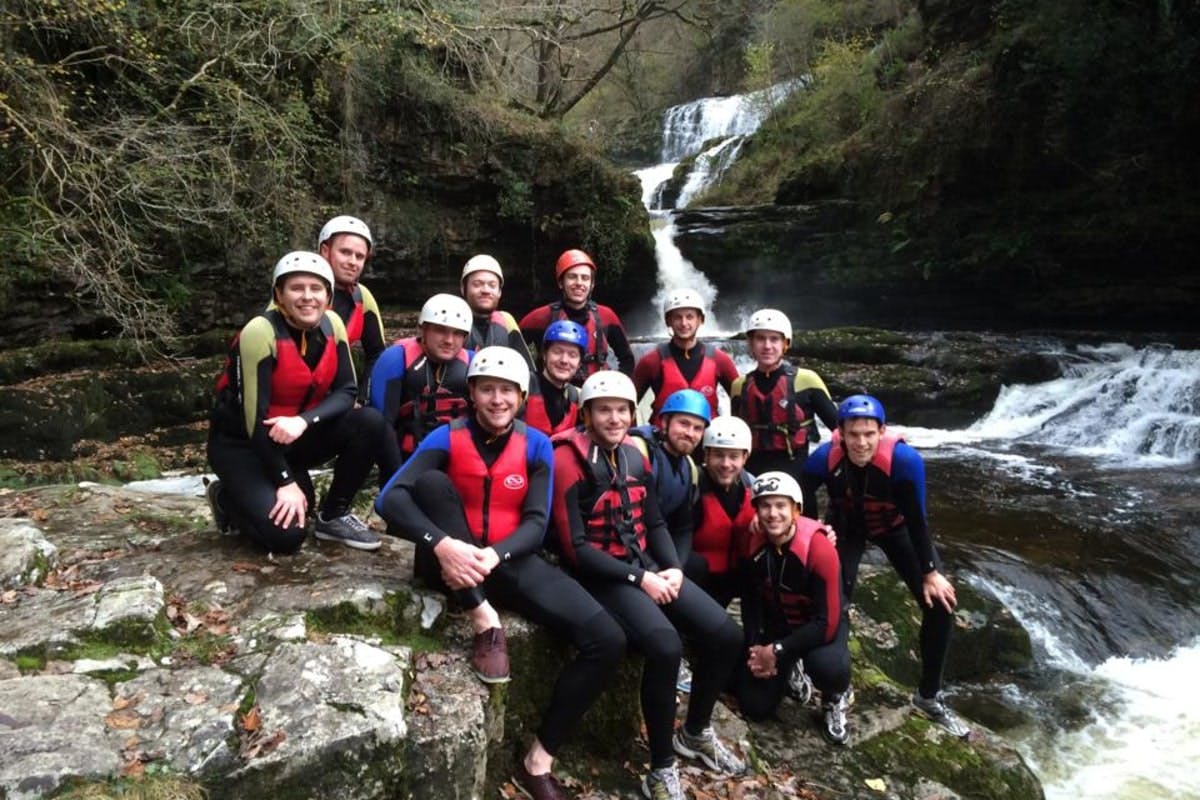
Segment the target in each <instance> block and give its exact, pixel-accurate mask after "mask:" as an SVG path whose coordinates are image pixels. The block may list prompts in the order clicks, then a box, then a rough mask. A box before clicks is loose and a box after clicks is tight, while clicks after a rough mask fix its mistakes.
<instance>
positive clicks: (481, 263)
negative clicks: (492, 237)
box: [459, 254, 504, 286]
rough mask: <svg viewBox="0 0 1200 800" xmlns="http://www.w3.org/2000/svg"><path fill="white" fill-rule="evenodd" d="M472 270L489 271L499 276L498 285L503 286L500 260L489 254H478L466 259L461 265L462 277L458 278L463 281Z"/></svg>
mask: <svg viewBox="0 0 1200 800" xmlns="http://www.w3.org/2000/svg"><path fill="white" fill-rule="evenodd" d="M472 272H490V273H492V274H493V275H495V276H496V277H497V278H499V279H500V285H501V286H504V270H502V269H500V262H499V261H497V260H496V259H494V258H492V257H491V256H489V255H486V254H480V255H477V256H471V257H470V258H469V259H467V263H466V264H464V265H463V271H462V278H460V279H459V280H460V281H465V280H466V279H467V276H468V275H470V274H471V273H472Z"/></svg>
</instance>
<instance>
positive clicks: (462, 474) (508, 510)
mask: <svg viewBox="0 0 1200 800" xmlns="http://www.w3.org/2000/svg"><path fill="white" fill-rule="evenodd" d="M525 431H526V427H525V423H523V422H521V421H520V420H517V421H515V422H513V430H512V433H511V434H509V437H508V442H507V443H506V444H505V445H504V449H503V450H502V451H500V457H499V458H497V459H496V460H495V461H494V462H493V463H492V465H491V466H490V467H489V466H488V465H487V463H486V462H485V461H484V460H483V457H482V456H481V455H479V448H478V447H476V446H475V441H474V439H472V438H471V429H470V427H469V426H468V424H467V419H466V418H465V417H460V418H458V419H456V420H454V421H453V422H451V423H450V449H449V458H448V461H447V465H446V475H447V476H448V477H449V478H450V482H451V483H453V484H454V487H455V488H456V489H458V494H459V497H461V498H462V503H463V510H464V511H466V515H467V527H468V529H470V531H471V536H472V537H473V538H474V539H475V544H477V545H478V546H480V547H487V546H489V545H493V544H496V543H497V542H502V541H504V540H505V539H507V538H508V537H509V536H511V535H512V534H513V533H514V532H515V531H516V529H517V526H518V525H520V524H521V513H522V510H523V509H524V506H525V496H526V494H527V493H528V491H529V464H528V459H527V458H526V452H527V450H528V446H529V442H528V438H527V437H526V435H525Z"/></svg>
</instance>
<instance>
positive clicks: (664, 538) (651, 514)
mask: <svg viewBox="0 0 1200 800" xmlns="http://www.w3.org/2000/svg"><path fill="white" fill-rule="evenodd" d="M684 506H685V507H686V506H687V503H684ZM642 521H643V523H644V524H645V525H646V550H648V551H649V553H650V557H651V558H653V559H654V563H655V564H657V565H658V568H659V569H682V568H683V567H682V566H681V565H680V563H679V554H678V553H676V552H675V542H673V541H672V540H671V531H670V529H669V528H668V527H667V521H666V520H665V519H663V515H662V509H661V508H659V505H658V493H657V491H656V490H655V488H654V484H653V483H651V484H648V485H647V486H646V498H645V500H643V501H642Z"/></svg>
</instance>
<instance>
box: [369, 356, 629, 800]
mask: <svg viewBox="0 0 1200 800" xmlns="http://www.w3.org/2000/svg"><path fill="white" fill-rule="evenodd" d="M467 379H468V382H469V393H470V403H471V414H470V415H469V416H468V417H464V418H461V419H457V420H455V421H454V422H452V423H450V424H449V425H444V426H442V427H440V428H438V429H436V430H434V431H433V432H432V433H430V434H429V435H428V436H426V437H425V439H424V440H423V441H422V442H421V445H420V447H418V448H417V451H416V452H415V453H413V455H412V457H411V458H409V460H408V461H407V462H406V463H405V465H404V467H403V469H401V470H400V471H399V472H397V473H396V475H395V476H394V477H393V478H392V479H391V481H390V482H389V483H388V485H387V486H386V487H384V489H383V491H382V492H381V493H380V495H379V498H378V500H377V501H376V504H375V507H376V509H377V510H378V511H379V513H380V514H381V515H382V516H383V518H384V519H385V520H387V522H388V524H389V525H390V526H394V527H395V528H397V529H398V530H399V531H400V532H401V533H402V534H403V536H404V537H405V538H407V539H409V540H410V541H412V542H413V543H414V544H416V546H417V550H418V552H419V553H423V554H425V556H426V557H425V558H423V559H417V560H416V562H415V564H416V568H417V569H420V570H421V571H422V574H421V577H422V578H423V579H424V580H426V581H427V582H429V583H431V584H433V585H435V586H439V587H440V588H442V589H443V590H445V591H447V592H452V593H453V595H454V597H455V598H456V599H457V601H458V603H459V605H461V606H462V607H463V608H465V609H466V610H467V615H468V617H469V618H470V620H471V626H472V629H473V631H474V634H475V636H474V640H473V644H472V655H471V666H472V668H473V669H474V671H475V674H476V676H477V677H478V678H479V679H480V680H481V681H483V682H485V683H504V682H507V681H508V680H509V660H508V646H507V642H506V640H505V636H504V629H503V627H502V626H501V622H500V616H499V614H498V613H497V612H496V608H495V607H494V606H493V605H492V601H493V600H494V601H496V602H498V603H500V604H501V605H503V606H505V607H508V608H511V609H513V610H515V611H518V612H520V613H521V614H522V615H523V616H526V617H528V618H529V619H531V620H533V621H534V622H537V623H538V624H541V625H545V626H546V627H547V628H549V629H550V630H551V631H553V632H554V633H555V634H556V635H558V636H561V637H563V638H564V639H566V640H568V641H570V642H571V643H572V644H573V645H574V646H575V651H576V654H575V658H574V659H573V660H572V661H571V662H570V663H568V664H567V666H566V667H564V668H563V671H562V672H561V673H560V674H559V676H558V680H557V681H556V683H555V685H554V690H553V691H552V693H551V696H550V703H549V706H548V708H547V710H546V713H545V715H544V716H543V718H542V724H541V726H540V727H539V728H538V732H537V735H536V736H535V738H534V739H533V742H532V744H531V745H530V748H529V750H528V751H527V752H526V753H525V756H524V757H523V758H522V759H521V760H520V761H519V762H518V764H517V767H516V771H515V773H514V775H513V781H514V782H515V783H516V785H517V786H518V787H519V788H520V789H521V791H522V793H524V794H525V795H526V796H528V797H531V798H534V800H562V798H566V797H567V794H566V793H565V791H564V789H563V788H562V786H561V785H560V784H559V783H558V781H557V779H555V778H554V776H553V774H551V769H552V766H553V760H554V754H555V753H557V752H558V750H559V748H560V747H561V745H562V744H563V742H564V741H565V739H566V737H567V735H568V734H569V733H570V732H571V730H573V729H574V727H575V725H576V723H578V722H579V719H580V718H581V717H582V716H583V713H584V712H585V711H586V710H587V708H588V707H589V706H590V705H591V704H592V702H593V701H594V700H595V699H596V698H597V697H598V696H599V694H600V692H601V691H603V689H604V687H605V686H606V685H607V683H608V680H609V678H610V677H611V675H612V674H613V672H614V671H615V667H616V665H617V662H618V661H620V659H621V656H622V655H623V654H624V651H625V636H624V634H623V633H622V632H621V628H620V626H619V625H617V623H616V621H615V620H613V618H612V617H611V616H609V614H608V613H607V612H606V611H605V610H604V609H603V608H602V607H601V606H600V604H599V603H597V602H596V600H595V599H594V598H593V597H592V596H591V595H590V594H588V593H587V592H586V591H585V590H584V589H583V587H581V586H580V585H579V584H578V583H577V582H576V581H574V580H573V579H571V578H570V577H569V576H568V575H567V574H566V573H565V572H563V571H562V570H560V569H558V568H557V567H554V566H552V565H551V564H549V563H548V562H546V561H545V560H544V559H543V558H542V557H541V555H540V550H541V547H542V540H543V538H544V536H545V532H546V522H547V519H548V518H549V513H550V494H551V476H552V457H553V456H552V451H551V445H550V440H549V439H548V438H547V437H546V436H545V435H544V434H542V433H540V432H539V431H536V430H533V429H531V428H528V427H527V426H526V425H525V424H524V423H523V422H521V421H520V420H517V419H516V415H517V411H518V410H519V409H520V407H521V404H522V402H523V401H524V399H525V394H526V393H527V391H528V389H529V368H528V367H527V366H526V364H525V361H524V359H523V358H522V357H521V356H520V354H519V353H518V352H517V351H515V350H512V349H510V348H507V347H485V348H483V349H482V350H480V351H479V352H478V353H476V354H475V357H474V358H473V359H472V361H471V367H470V369H469V371H468V374H467Z"/></svg>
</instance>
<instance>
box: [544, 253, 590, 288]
mask: <svg viewBox="0 0 1200 800" xmlns="http://www.w3.org/2000/svg"><path fill="white" fill-rule="evenodd" d="M572 267H591V268H592V273H593V274H595V272H596V265H595V263H594V262H593V261H592V257H591V256H589V255H588V254H587V253H585V252H583V251H582V250H564V251H563V254H562V255H561V256H559V257H558V261H556V262H555V263H554V280H556V281H557V280H561V279H562V276H563V273H564V272H566V271H567V270H569V269H571V268H572Z"/></svg>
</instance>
